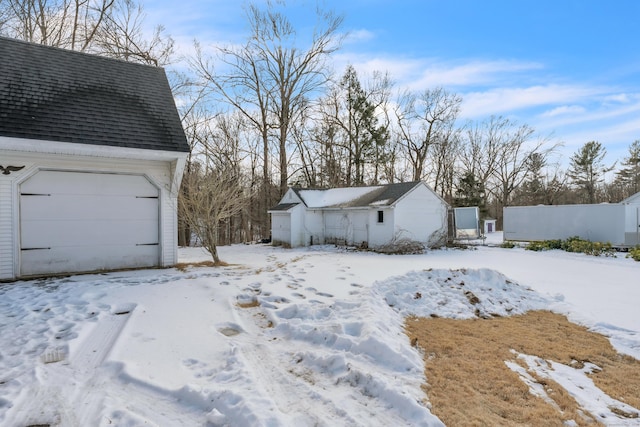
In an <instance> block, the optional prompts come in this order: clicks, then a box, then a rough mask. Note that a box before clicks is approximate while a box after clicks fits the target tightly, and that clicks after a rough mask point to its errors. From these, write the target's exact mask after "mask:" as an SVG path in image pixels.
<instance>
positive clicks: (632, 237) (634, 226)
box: [624, 199, 640, 246]
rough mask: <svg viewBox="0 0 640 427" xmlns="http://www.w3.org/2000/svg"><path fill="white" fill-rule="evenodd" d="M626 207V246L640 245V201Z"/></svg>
mask: <svg viewBox="0 0 640 427" xmlns="http://www.w3.org/2000/svg"><path fill="white" fill-rule="evenodd" d="M636 200H637V201H635V202H633V203H629V204H627V205H625V208H624V210H625V229H624V231H625V244H626V245H627V246H637V245H640V200H638V199H636Z"/></svg>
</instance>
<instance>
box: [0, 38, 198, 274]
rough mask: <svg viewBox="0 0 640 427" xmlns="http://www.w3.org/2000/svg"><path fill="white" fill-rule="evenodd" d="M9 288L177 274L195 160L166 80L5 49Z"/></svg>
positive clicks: (38, 51)
mask: <svg viewBox="0 0 640 427" xmlns="http://www.w3.org/2000/svg"><path fill="white" fill-rule="evenodd" d="M0 58H3V60H2V61H0V281H14V280H16V279H22V278H29V277H35V276H45V275H52V274H73V273H80V272H93V271H108V270H117V269H126V268H148V267H168V266H172V265H174V264H175V263H176V262H177V257H178V250H177V240H178V235H177V223H178V221H177V198H178V192H179V190H180V182H181V180H182V173H183V170H184V166H185V164H186V159H187V156H188V153H189V150H190V147H189V144H188V142H187V140H186V137H185V134H184V130H183V128H182V124H181V121H180V116H179V115H178V111H177V109H176V106H175V103H174V101H173V96H172V93H171V89H170V87H169V84H168V81H167V77H166V75H165V72H164V70H163V69H162V68H158V67H152V66H147V65H141V64H135V63H129V62H125V61H119V60H112V59H108V58H101V57H97V56H93V55H87V54H81V53H78V52H73V51H68V50H63V49H55V48H51V47H48V46H42V45H37V44H31V43H25V42H21V41H17V40H12V39H6V38H2V37H0Z"/></svg>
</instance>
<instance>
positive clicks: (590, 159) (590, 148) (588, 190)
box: [567, 141, 615, 203]
mask: <svg viewBox="0 0 640 427" xmlns="http://www.w3.org/2000/svg"><path fill="white" fill-rule="evenodd" d="M606 154H607V150H606V149H605V148H604V147H603V146H602V144H600V143H599V142H597V141H589V142H587V143H586V144H584V145H583V146H582V147H581V148H580V149H579V150H578V151H577V152H576V153H575V154H574V155H573V156H571V165H570V167H569V170H568V171H567V176H568V177H569V178H570V179H571V181H572V182H573V183H574V184H575V185H576V186H577V187H578V188H579V189H580V190H582V191H583V192H584V195H585V198H584V200H585V201H586V202H587V203H595V202H596V190H597V186H598V183H600V182H602V181H604V174H605V173H607V172H610V171H611V170H613V168H614V166H615V164H614V165H612V166H608V167H607V166H605V165H604V163H603V159H604V157H605V156H606Z"/></svg>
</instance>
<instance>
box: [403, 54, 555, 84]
mask: <svg viewBox="0 0 640 427" xmlns="http://www.w3.org/2000/svg"><path fill="white" fill-rule="evenodd" d="M542 68H544V67H543V66H542V64H539V63H536V62H522V61H477V60H474V61H470V62H467V63H464V64H460V65H453V64H448V63H436V64H430V65H428V66H427V67H426V69H425V70H424V71H422V72H421V73H420V76H419V78H418V79H417V80H416V81H414V82H413V83H412V84H411V86H412V87H414V88H416V89H421V88H431V87H435V86H443V87H451V86H477V85H485V84H489V83H495V82H496V81H498V80H501V79H502V78H504V77H505V75H508V74H514V73H521V72H524V71H532V70H539V69H542Z"/></svg>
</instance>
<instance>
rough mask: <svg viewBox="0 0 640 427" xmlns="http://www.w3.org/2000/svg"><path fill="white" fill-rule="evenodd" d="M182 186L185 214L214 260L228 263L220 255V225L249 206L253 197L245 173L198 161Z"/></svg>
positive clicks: (180, 205) (180, 202)
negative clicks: (245, 179)
mask: <svg viewBox="0 0 640 427" xmlns="http://www.w3.org/2000/svg"><path fill="white" fill-rule="evenodd" d="M182 186H183V191H182V192H181V193H180V196H179V197H178V209H179V212H180V216H181V218H183V219H184V221H186V222H187V223H188V224H189V227H190V229H191V231H192V232H193V233H194V234H195V235H196V236H197V237H198V239H199V240H200V242H201V244H202V246H203V247H204V248H205V249H207V250H208V251H209V253H210V254H211V257H212V258H213V262H214V264H215V265H224V263H223V261H222V260H221V259H220V256H219V255H218V241H219V227H220V224H221V222H222V221H224V220H226V219H228V218H231V217H233V216H234V215H236V214H237V213H238V212H241V211H242V210H243V209H245V208H246V206H247V203H248V201H249V200H250V194H248V193H247V190H246V187H245V186H244V184H243V182H242V177H241V176H238V175H237V174H236V173H234V171H229V170H226V169H208V168H206V167H202V165H200V164H194V165H193V166H192V169H191V171H190V173H186V174H185V175H184V177H183V180H182Z"/></svg>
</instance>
